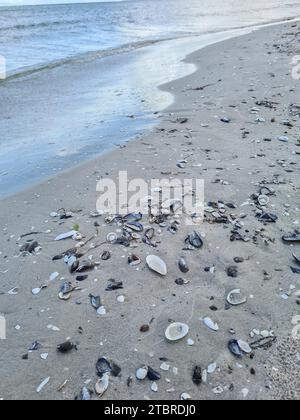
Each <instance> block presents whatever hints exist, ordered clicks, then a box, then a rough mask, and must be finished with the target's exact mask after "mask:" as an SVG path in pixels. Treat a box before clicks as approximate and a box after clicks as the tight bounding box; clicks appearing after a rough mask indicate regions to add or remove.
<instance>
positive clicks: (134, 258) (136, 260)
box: [128, 254, 141, 267]
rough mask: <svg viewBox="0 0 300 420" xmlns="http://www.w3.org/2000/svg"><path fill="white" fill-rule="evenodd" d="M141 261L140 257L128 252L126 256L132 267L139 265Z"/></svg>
mask: <svg viewBox="0 0 300 420" xmlns="http://www.w3.org/2000/svg"><path fill="white" fill-rule="evenodd" d="M140 263H141V259H140V257H138V256H137V255H135V254H130V255H129V256H128V264H129V265H130V266H132V267H135V266H136V265H139V264H140Z"/></svg>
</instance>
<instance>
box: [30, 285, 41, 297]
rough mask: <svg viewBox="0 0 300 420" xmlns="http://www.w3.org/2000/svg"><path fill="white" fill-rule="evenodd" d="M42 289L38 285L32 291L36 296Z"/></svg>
mask: <svg viewBox="0 0 300 420" xmlns="http://www.w3.org/2000/svg"><path fill="white" fill-rule="evenodd" d="M41 291H42V289H41V288H40V287H36V288H35V289H32V290H31V293H32V294H33V295H34V296H36V295H38V294H39V293H41Z"/></svg>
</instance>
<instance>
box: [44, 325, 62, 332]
mask: <svg viewBox="0 0 300 420" xmlns="http://www.w3.org/2000/svg"><path fill="white" fill-rule="evenodd" d="M47 328H48V330H52V331H55V332H58V331H60V329H59V328H58V327H56V326H55V325H48V326H47Z"/></svg>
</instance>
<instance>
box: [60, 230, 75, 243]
mask: <svg viewBox="0 0 300 420" xmlns="http://www.w3.org/2000/svg"><path fill="white" fill-rule="evenodd" d="M77 233H78V232H77V231H76V230H70V232H66V233H62V234H61V235H58V236H57V237H56V238H55V241H62V240H64V239H69V238H72V237H73V236H75V235H77Z"/></svg>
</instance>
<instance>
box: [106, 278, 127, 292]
mask: <svg viewBox="0 0 300 420" xmlns="http://www.w3.org/2000/svg"><path fill="white" fill-rule="evenodd" d="M109 282H110V283H109V285H108V286H107V288H106V289H105V290H106V291H108V292H109V291H111V290H119V289H123V282H122V281H116V280H114V279H111V280H109Z"/></svg>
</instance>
